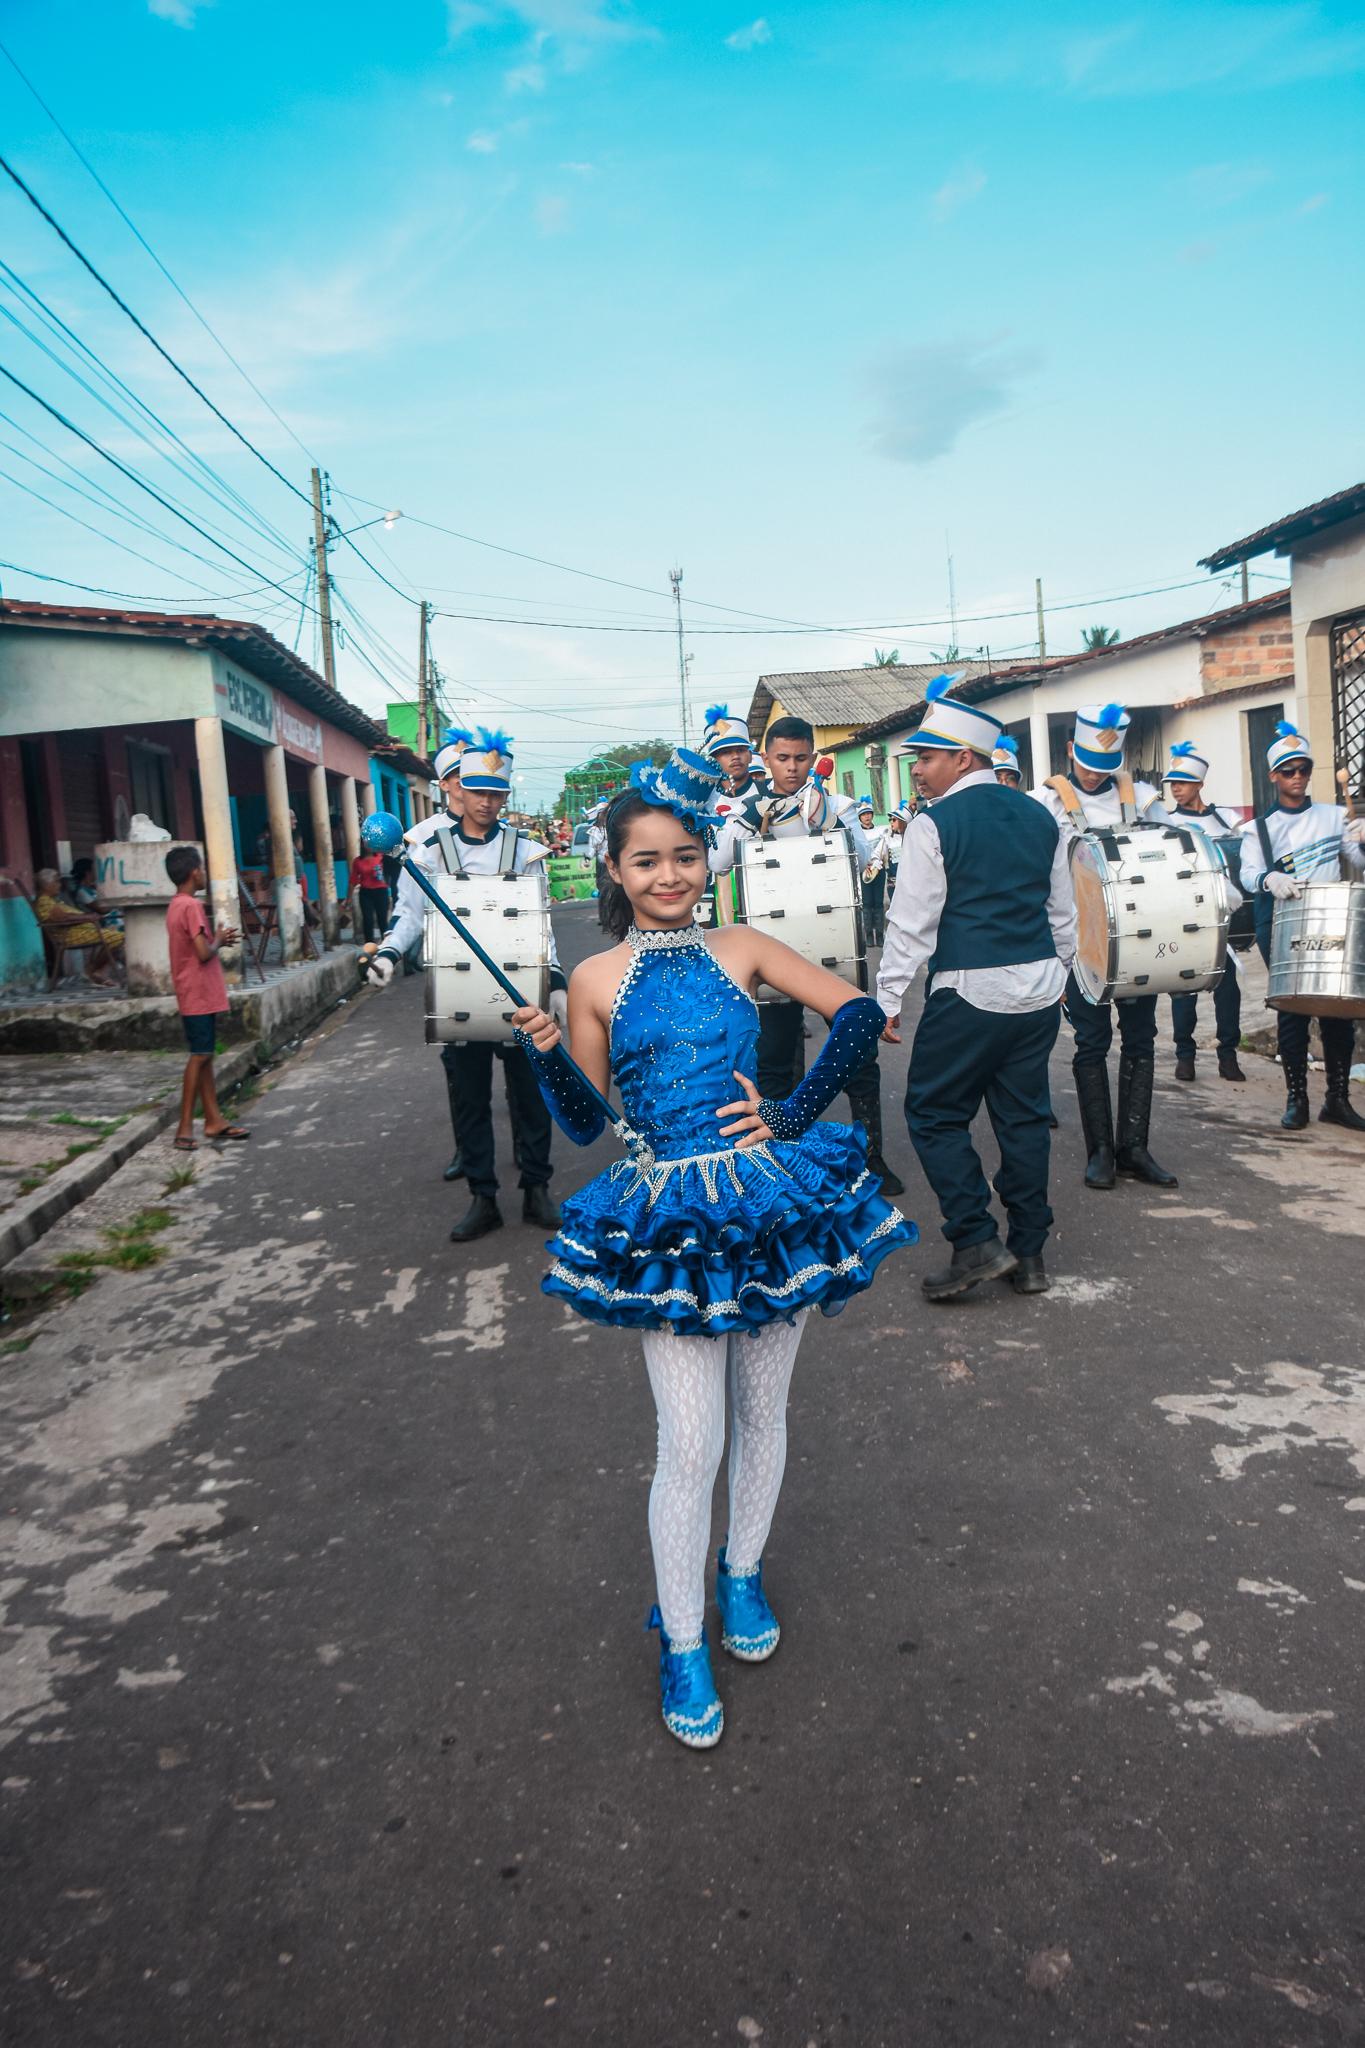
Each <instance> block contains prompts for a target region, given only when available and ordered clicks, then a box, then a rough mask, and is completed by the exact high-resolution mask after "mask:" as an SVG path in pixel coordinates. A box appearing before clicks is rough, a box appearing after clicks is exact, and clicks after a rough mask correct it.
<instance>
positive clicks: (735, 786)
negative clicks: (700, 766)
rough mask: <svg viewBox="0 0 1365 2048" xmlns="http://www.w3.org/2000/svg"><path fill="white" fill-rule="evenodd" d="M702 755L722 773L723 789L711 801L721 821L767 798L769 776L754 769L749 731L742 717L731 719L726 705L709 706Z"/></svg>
mask: <svg viewBox="0 0 1365 2048" xmlns="http://www.w3.org/2000/svg"><path fill="white" fill-rule="evenodd" d="M701 752H702V754H703V756H704V757H705V759H706V760H708V761H714V763H715V765H716V767H717V768H719V770H720V774H721V780H720V787H719V788H718V789H717V791H716V793H715V796H714V797H713V799H712V802H711V809H712V811H713V813H714V814H715V815H716V816H717V817H718V818H728V817H730V816H731V815H732V814H733V813H734V812H735V811H738V810H742V809H743V807H744V805H745V804H746V803H748V802H750V801H751V800H752V799H754V798H756V797H761V796H766V795H767V793H768V783H767V777H766V776H765V775H763V774H762V773H761V771H759V770H757V769H755V767H754V750H753V742H752V741H751V740H750V738H749V728H748V726H747V725H746V724H745V723H744V720H743V719H742V718H731V716H730V712H729V708H728V706H727V705H724V704H712V705H710V706H709V707H708V709H707V713H706V730H705V736H704V738H703V740H702V743H701Z"/></svg>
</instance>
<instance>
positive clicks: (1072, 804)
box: [1043, 770, 1138, 826]
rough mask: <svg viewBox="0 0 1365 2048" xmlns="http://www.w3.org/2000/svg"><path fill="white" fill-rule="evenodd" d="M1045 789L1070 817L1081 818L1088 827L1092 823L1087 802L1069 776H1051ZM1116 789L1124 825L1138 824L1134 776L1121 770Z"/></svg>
mask: <svg viewBox="0 0 1365 2048" xmlns="http://www.w3.org/2000/svg"><path fill="white" fill-rule="evenodd" d="M1043 787H1044V789H1050V790H1051V791H1052V793H1053V795H1054V796H1055V797H1056V798H1057V800H1058V802H1059V803H1060V804H1061V807H1062V809H1063V810H1064V811H1065V812H1066V813H1067V815H1068V816H1069V817H1072V818H1080V819H1082V820H1083V821H1084V822H1085V823H1086V825H1087V826H1088V825H1089V822H1090V821H1089V819H1088V818H1086V816H1085V800H1084V798H1083V797H1082V796H1081V793H1080V791H1079V790H1078V789H1077V787H1076V785H1075V783H1074V782H1073V781H1072V780H1071V778H1070V776H1069V775H1049V777H1048V779H1047V781H1046V782H1045V783H1044V784H1043ZM1114 787H1115V788H1116V789H1117V791H1118V793H1119V809H1120V811H1121V813H1122V817H1123V823H1124V824H1125V825H1134V824H1136V823H1137V814H1138V808H1137V791H1136V790H1135V789H1134V787H1133V778H1132V776H1131V775H1128V774H1126V773H1124V772H1123V771H1122V770H1120V772H1119V773H1118V774H1117V775H1116V776H1115V777H1114Z"/></svg>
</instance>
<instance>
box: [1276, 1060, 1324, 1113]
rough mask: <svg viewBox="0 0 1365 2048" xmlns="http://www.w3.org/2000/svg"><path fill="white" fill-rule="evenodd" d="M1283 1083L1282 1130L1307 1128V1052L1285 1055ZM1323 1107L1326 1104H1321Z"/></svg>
mask: <svg viewBox="0 0 1365 2048" xmlns="http://www.w3.org/2000/svg"><path fill="white" fill-rule="evenodd" d="M1282 1064H1283V1067H1284V1085H1285V1093H1286V1096H1287V1098H1288V1099H1287V1101H1286V1102H1285V1106H1284V1115H1283V1116H1282V1117H1281V1118H1280V1129H1281V1130H1282V1131H1306V1130H1307V1129H1308V1053H1307V1051H1306V1050H1305V1051H1304V1052H1302V1053H1296V1054H1294V1055H1293V1056H1292V1057H1285V1058H1284V1059H1283V1061H1282ZM1323 1106H1324V1108H1325V1107H1326V1105H1325V1104H1324V1105H1323Z"/></svg>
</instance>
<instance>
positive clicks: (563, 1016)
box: [550, 988, 569, 1032]
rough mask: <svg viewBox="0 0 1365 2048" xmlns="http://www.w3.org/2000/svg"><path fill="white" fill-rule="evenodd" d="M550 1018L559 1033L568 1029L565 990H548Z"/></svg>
mask: <svg viewBox="0 0 1365 2048" xmlns="http://www.w3.org/2000/svg"><path fill="white" fill-rule="evenodd" d="M550 1016H551V1018H552V1019H553V1021H554V1022H555V1023H556V1024H557V1025H558V1026H559V1028H560V1030H561V1031H565V1032H567V1030H568V1028H569V991H568V990H567V989H566V988H552V989H551V990H550Z"/></svg>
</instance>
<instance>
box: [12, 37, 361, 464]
mask: <svg viewBox="0 0 1365 2048" xmlns="http://www.w3.org/2000/svg"><path fill="white" fill-rule="evenodd" d="M0 55H3V56H4V57H5V59H6V60H7V62H8V63H9V64H10V65H11V67H12V68H13V70H14V71H15V73H16V74H17V76H18V77H19V78H20V79H21V80H22V81H23V83H24V85H25V86H27V88H28V90H29V91H30V92H31V93H32V95H33V97H34V99H35V100H37V102H38V105H39V106H40V107H41V108H42V110H43V112H44V113H45V114H46V115H47V118H48V120H49V121H50V122H51V123H52V125H53V127H54V128H55V129H56V131H57V133H58V134H59V135H60V136H61V138H62V141H63V142H64V143H65V144H66V145H67V148H68V149H69V150H70V151H71V153H72V155H73V156H74V157H75V158H76V160H77V162H78V163H80V164H82V165H83V166H84V168H85V169H86V170H87V171H88V172H89V173H90V176H91V177H92V178H93V179H94V181H95V183H96V184H97V185H98V186H99V188H100V191H101V192H102V193H103V194H104V196H105V198H106V199H107V200H108V201H109V204H110V205H111V206H112V207H113V209H114V211H115V213H116V214H117V215H118V217H119V219H120V220H121V221H122V222H123V224H124V226H125V227H126V228H127V229H128V231H129V233H130V234H131V235H132V236H133V238H134V240H135V241H137V242H139V243H140V244H141V246H142V247H143V248H144V249H145V250H146V252H147V254H148V255H149V256H150V257H151V259H152V261H153V263H154V264H155V265H156V267H157V269H158V270H159V271H160V272H161V275H162V276H163V277H164V278H165V280H166V282H167V284H168V285H169V286H170V287H171V290H172V291H173V292H174V293H175V295H176V297H177V298H178V299H180V300H182V301H183V303H184V304H185V305H186V306H188V307H189V309H190V311H191V313H193V315H194V317H195V319H196V320H197V321H198V322H199V325H200V326H201V327H202V328H203V330H204V332H205V334H207V335H208V336H209V339H210V340H211V341H212V342H213V343H214V344H215V346H216V347H217V348H219V349H220V350H221V351H222V353H223V355H224V356H226V358H227V360H228V361H229V362H230V363H231V365H232V367H233V369H234V370H235V371H236V372H237V374H238V376H239V377H240V378H241V379H242V381H243V383H244V384H246V385H247V387H248V388H249V389H250V390H251V391H253V392H255V394H256V396H257V398H259V399H260V401H261V404H262V405H263V406H264V407H265V409H266V411H267V412H268V413H269V414H270V416H271V418H272V419H273V420H275V421H276V422H277V424H278V425H279V426H281V427H283V428H284V431H285V433H286V434H288V436H289V438H290V440H291V441H292V442H293V443H294V446H295V447H296V448H298V449H300V450H301V451H302V453H303V454H305V455H306V456H307V457H308V459H309V461H310V462H313V463H316V462H317V457H316V455H314V454H313V453H312V451H311V450H310V449H309V448H308V447H307V446H305V444H304V443H303V442H302V441H301V440H300V439H299V437H298V435H297V434H296V433H295V432H294V429H293V428H292V427H291V426H290V424H289V422H288V420H287V419H285V418H284V417H283V415H282V414H281V413H278V412H276V410H275V408H274V406H273V405H272V404H271V403H270V400H269V399H268V398H267V397H266V395H265V393H264V392H263V391H262V390H261V388H260V386H259V384H257V383H255V382H254V381H253V379H252V378H251V377H250V376H249V375H248V373H247V372H246V371H245V370H244V369H243V368H242V365H241V364H240V363H239V362H238V360H237V358H236V356H235V355H234V354H233V353H232V350H231V349H230V348H229V347H228V345H227V343H226V342H225V341H224V340H223V338H222V336H221V335H220V334H218V333H217V332H216V331H215V329H214V328H212V327H211V326H210V325H209V323H208V321H207V320H206V319H205V318H204V315H203V314H202V313H201V312H200V310H199V308H198V307H197V306H196V305H195V303H194V300H193V299H192V298H191V297H190V296H189V294H188V292H186V291H183V290H182V289H181V287H180V286H179V285H178V284H177V283H176V280H175V279H174V278H173V277H172V276H171V273H170V271H169V270H168V269H167V268H166V266H165V264H164V263H163V262H162V260H161V258H160V257H159V256H158V255H157V253H156V250H155V249H154V248H153V247H152V245H151V243H150V242H149V241H148V240H147V237H146V236H145V235H144V234H143V232H142V230H141V228H139V227H138V225H137V223H136V221H134V220H133V219H131V217H130V216H129V215H128V214H127V213H125V211H124V209H123V208H122V206H120V204H119V202H118V200H117V199H116V198H115V197H114V195H113V193H112V192H111V191H110V190H109V187H108V186H107V185H106V184H105V182H104V180H103V178H102V177H101V176H100V174H99V172H98V171H97V170H96V169H95V166H94V165H93V164H92V163H91V161H90V159H89V157H88V156H86V155H85V153H84V151H83V150H82V149H81V148H80V147H79V145H78V144H77V143H76V142H75V141H74V140H73V138H72V137H71V136H70V135H69V134H68V133H67V130H66V129H65V128H64V127H63V126H62V124H61V122H60V121H59V120H58V119H57V116H56V115H55V114H54V113H53V111H52V109H51V107H50V106H49V105H48V103H47V101H46V100H45V99H44V98H43V96H42V94H41V93H40V92H39V90H38V88H37V86H36V85H35V84H34V83H33V80H32V79H31V78H30V77H29V76H28V75H27V73H26V72H24V71H23V70H22V69H21V68H20V65H19V62H18V60H17V58H16V57H15V56H14V54H13V52H12V51H11V50H9V49H7V48H6V47H5V45H4V43H3V42H0ZM247 445H248V446H250V443H248V444H247ZM253 452H254V451H253ZM261 459H262V461H264V460H265V458H264V457H262V458H261ZM267 466H269V465H267ZM275 474H276V475H277V476H278V475H279V471H278V470H276V471H275ZM282 481H285V482H287V481H288V479H287V478H286V479H282ZM289 488H290V489H291V490H293V489H294V488H295V486H294V485H292V484H290V486H289ZM299 495H300V496H302V495H303V494H302V492H300V493H299ZM343 495H344V493H343Z"/></svg>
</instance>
